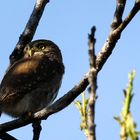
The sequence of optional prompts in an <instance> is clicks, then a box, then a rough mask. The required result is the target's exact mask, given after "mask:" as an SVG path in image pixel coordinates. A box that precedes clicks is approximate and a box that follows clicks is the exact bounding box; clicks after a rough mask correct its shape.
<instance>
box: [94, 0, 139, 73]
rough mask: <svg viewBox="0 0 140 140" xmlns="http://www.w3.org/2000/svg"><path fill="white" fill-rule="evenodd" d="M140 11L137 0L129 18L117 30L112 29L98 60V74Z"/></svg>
mask: <svg viewBox="0 0 140 140" xmlns="http://www.w3.org/2000/svg"><path fill="white" fill-rule="evenodd" d="M139 10H140V1H138V0H137V1H136V2H135V4H134V6H133V8H132V10H131V11H130V13H129V14H128V16H127V17H126V18H125V20H124V21H123V22H122V23H121V24H120V25H119V26H118V27H117V28H116V29H115V30H113V29H111V31H110V34H109V36H108V38H107V40H106V42H105V44H104V46H103V47H102V49H101V51H100V52H99V54H98V55H97V58H96V69H97V71H98V72H99V71H100V70H101V69H102V67H103V65H104V64H105V62H106V61H107V59H108V58H109V56H110V55H111V53H112V51H113V49H114V48H115V45H116V43H117V41H118V40H119V39H120V35H121V33H122V31H123V30H124V29H125V28H126V26H127V25H128V24H129V23H130V21H131V20H132V19H133V17H134V16H135V15H136V14H137V13H138V12H139Z"/></svg>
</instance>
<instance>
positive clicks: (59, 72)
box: [0, 40, 64, 117]
mask: <svg viewBox="0 0 140 140" xmlns="http://www.w3.org/2000/svg"><path fill="white" fill-rule="evenodd" d="M23 53H24V55H23V57H22V58H21V59H20V60H18V61H16V62H15V63H14V64H13V65H12V66H10V68H8V70H7V72H6V74H5V76H4V78H3V80H2V82H1V85H0V111H1V112H4V113H6V114H9V115H10V116H13V117H20V116H22V115H24V114H26V113H35V112H37V111H39V110H41V109H42V108H44V107H46V106H48V105H50V104H51V103H52V102H53V100H54V99H55V98H56V96H57V93H58V90H59V88H60V85H61V80H62V76H63V73H64V65H63V61H62V55H61V52H60V50H59V48H58V47H57V45H56V44H54V43H53V42H52V41H49V40H36V41H33V42H31V43H29V44H27V45H26V46H25V48H24V52H23Z"/></svg>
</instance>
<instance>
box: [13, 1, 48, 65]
mask: <svg viewBox="0 0 140 140" xmlns="http://www.w3.org/2000/svg"><path fill="white" fill-rule="evenodd" d="M48 2H49V0H36V3H35V6H34V9H33V12H32V14H31V16H30V18H29V20H28V22H27V24H26V27H25V29H24V31H23V33H22V34H21V35H20V37H19V41H18V42H17V45H16V48H15V49H14V51H13V52H12V54H11V55H10V64H13V63H14V62H15V61H17V60H19V59H20V58H22V55H23V54H22V53H23V49H24V47H25V45H26V44H28V43H29V42H31V40H32V39H33V37H34V34H35V31H36V29H37V26H38V24H39V21H40V19H41V16H42V14H43V11H44V8H45V6H46V4H47V3H48Z"/></svg>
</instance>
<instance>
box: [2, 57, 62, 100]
mask: <svg viewBox="0 0 140 140" xmlns="http://www.w3.org/2000/svg"><path fill="white" fill-rule="evenodd" d="M53 63H55V62H53V61H50V60H49V59H48V58H47V57H41V56H36V57H30V58H26V59H21V60H19V61H18V62H16V63H15V64H14V65H13V66H11V68H9V70H8V71H7V73H6V74H5V76H4V78H3V80H2V82H1V85H0V103H4V102H7V103H8V102H13V101H17V100H18V99H22V98H23V96H24V95H25V94H29V93H30V92H31V91H32V90H34V89H35V88H37V87H39V86H40V85H42V84H43V83H44V82H46V83H47V82H49V81H51V78H53V76H55V74H56V73H57V72H58V71H60V70H61V68H60V67H59V65H58V64H57V63H56V64H53Z"/></svg>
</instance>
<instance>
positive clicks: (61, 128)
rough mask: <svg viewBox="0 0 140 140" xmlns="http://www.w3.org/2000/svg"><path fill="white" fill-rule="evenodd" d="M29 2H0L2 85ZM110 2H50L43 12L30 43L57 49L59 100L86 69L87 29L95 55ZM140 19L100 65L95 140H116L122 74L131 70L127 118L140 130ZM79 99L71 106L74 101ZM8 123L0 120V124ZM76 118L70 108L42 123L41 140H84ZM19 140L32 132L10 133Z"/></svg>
mask: <svg viewBox="0 0 140 140" xmlns="http://www.w3.org/2000/svg"><path fill="white" fill-rule="evenodd" d="M34 3H35V0H30V1H29V0H24V1H18V0H13V1H8V2H7V1H1V4H0V17H1V22H0V37H1V51H0V65H1V69H0V79H2V77H3V75H4V73H5V70H6V68H7V66H8V63H9V60H8V57H9V55H10V53H11V52H12V50H13V49H14V47H15V44H16V43H17V41H18V38H19V35H20V34H21V33H22V31H23V29H24V27H25V24H26V22H27V20H28V18H29V16H30V14H31V11H32V9H33V5H34ZM133 3H134V1H132V0H131V1H128V3H127V5H126V10H125V13H124V17H125V16H126V15H127V14H128V12H129V11H130V9H131V8H132V6H133ZM115 4H116V1H115V0H114V1H112V0H107V1H100V0H98V1H97V0H96V1H93V0H88V1H80V0H76V1H75V0H71V1H66V0H61V1H58V0H57V1H54V0H50V3H49V4H48V5H47V6H46V9H45V11H44V14H43V16H42V19H41V21H40V24H39V26H38V29H37V31H36V34H35V36H34V40H35V39H39V38H44V39H50V40H53V41H54V42H55V43H56V44H57V45H58V46H59V47H60V49H61V51H62V54H63V59H64V64H65V67H66V70H65V71H66V72H65V75H64V78H63V83H62V86H61V89H60V91H59V95H58V97H57V99H58V98H59V97H61V96H62V95H64V94H65V93H66V92H67V91H68V90H70V89H71V88H72V87H73V86H74V85H75V84H77V83H78V82H79V81H80V79H82V77H83V75H84V74H85V73H86V72H87V71H88V69H89V62H88V53H87V52H88V46H87V36H88V33H89V32H90V28H91V27H92V26H93V25H95V26H96V28H97V31H96V39H97V42H96V53H98V52H99V50H100V49H101V48H102V46H103V44H104V42H105V40H106V37H107V35H108V33H109V27H110V23H111V21H112V18H113V13H114V9H115ZM139 22H140V14H137V16H136V17H135V18H134V19H133V21H132V22H131V23H130V24H129V26H128V27H127V28H126V29H125V30H124V32H123V33H122V36H121V39H120V40H119V41H118V43H117V45H116V48H115V49H114V51H113V53H112V55H111V57H110V58H109V59H108V61H107V63H106V64H105V65H104V67H103V69H102V70H101V71H100V73H99V76H98V90H97V94H98V99H97V103H96V125H97V127H96V130H97V134H96V135H97V139H98V140H103V139H104V140H111V139H112V138H113V139H114V140H118V139H119V125H118V124H117V122H116V121H115V120H114V119H113V117H114V116H118V115H119V114H120V111H121V107H122V100H123V92H122V90H123V89H124V88H125V87H126V85H127V81H128V78H127V77H128V76H127V75H128V72H130V71H131V70H132V69H134V68H135V69H136V78H135V81H134V90H133V92H134V94H135V96H134V98H133V103H132V107H131V110H132V113H133V117H134V119H135V120H136V122H137V124H138V127H137V128H138V130H140V120H139V118H140V111H139V109H138V108H139V102H140V93H139V92H140V89H139V87H140V86H139V83H140V65H139V59H138V58H139V51H138V50H139V48H138V46H139V44H140V43H139V40H140V37H139V24H140V23H139ZM80 99H81V96H79V97H78V98H77V99H76V100H80ZM8 120H11V118H10V117H8V116H7V115H2V118H1V119H0V122H6V121H8ZM79 125H80V116H79V112H78V111H77V109H76V107H75V106H74V104H73V103H72V104H71V105H70V106H69V107H67V108H66V109H64V110H63V111H61V112H59V113H57V114H54V115H52V116H51V117H49V118H48V120H47V121H43V123H42V127H43V130H42V132H41V140H45V139H49V140H55V139H61V140H64V139H67V140H75V139H77V140H84V139H86V138H85V136H84V134H83V132H81V131H80V128H79ZM10 134H12V135H13V136H15V137H16V138H17V139H19V140H24V139H26V140H30V139H31V138H32V128H31V126H30V125H28V126H26V127H23V128H21V129H18V130H14V131H12V132H10Z"/></svg>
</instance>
